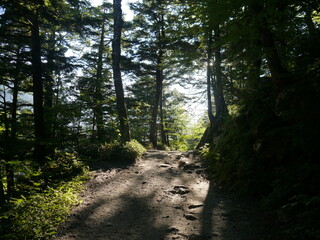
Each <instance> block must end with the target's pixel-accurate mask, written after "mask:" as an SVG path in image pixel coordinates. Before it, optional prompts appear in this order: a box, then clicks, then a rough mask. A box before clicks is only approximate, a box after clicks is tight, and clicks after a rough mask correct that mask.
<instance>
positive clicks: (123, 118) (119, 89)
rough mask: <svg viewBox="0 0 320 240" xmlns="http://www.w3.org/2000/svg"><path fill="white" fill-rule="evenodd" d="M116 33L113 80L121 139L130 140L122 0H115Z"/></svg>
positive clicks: (113, 52)
mask: <svg viewBox="0 0 320 240" xmlns="http://www.w3.org/2000/svg"><path fill="white" fill-rule="evenodd" d="M113 11H114V12H113V16H114V35H113V41H112V69H113V80H114V86H115V91H116V97H117V110H118V115H119V120H120V134H121V141H122V143H125V142H127V141H130V139H131V136H130V127H129V121H128V114H127V107H126V104H125V99H124V90H123V85H122V79H121V69H120V58H121V47H120V41H121V30H122V25H123V21H122V10H121V0H113Z"/></svg>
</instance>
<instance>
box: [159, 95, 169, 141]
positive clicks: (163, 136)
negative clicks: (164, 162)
mask: <svg viewBox="0 0 320 240" xmlns="http://www.w3.org/2000/svg"><path fill="white" fill-rule="evenodd" d="M161 93H162V94H161V97H160V99H161V100H160V133H161V142H162V143H163V144H165V145H167V146H168V147H169V146H170V145H169V139H168V137H167V133H166V130H165V123H164V114H163V91H161Z"/></svg>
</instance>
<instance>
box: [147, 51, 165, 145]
mask: <svg viewBox="0 0 320 240" xmlns="http://www.w3.org/2000/svg"><path fill="white" fill-rule="evenodd" d="M162 54H163V53H162V50H161V49H160V51H159V56H158V62H157V70H156V95H155V101H154V105H153V108H152V115H151V125H150V142H151V143H152V146H153V147H154V148H157V146H158V139H157V138H158V137H157V118H158V109H159V105H160V102H161V95H162V70H161V68H162V66H161V62H162Z"/></svg>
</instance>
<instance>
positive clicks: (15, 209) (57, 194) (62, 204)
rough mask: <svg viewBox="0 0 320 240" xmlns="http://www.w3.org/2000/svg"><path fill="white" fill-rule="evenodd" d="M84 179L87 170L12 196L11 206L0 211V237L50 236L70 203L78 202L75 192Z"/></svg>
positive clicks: (78, 189)
mask: <svg viewBox="0 0 320 240" xmlns="http://www.w3.org/2000/svg"><path fill="white" fill-rule="evenodd" d="M87 179H88V174H87V173H86V174H83V175H81V176H77V177H75V178H74V179H72V181H70V182H67V183H62V184H60V185H59V186H57V187H55V188H49V189H47V190H45V191H44V192H41V193H35V194H33V195H31V196H30V197H24V196H21V197H20V198H17V199H13V200H12V201H11V202H10V206H9V208H8V209H10V210H7V211H3V212H2V213H1V215H0V223H1V224H0V235H1V236H2V237H3V238H1V239H51V238H52V236H53V235H54V234H55V233H56V231H57V228H58V226H59V224H60V223H61V222H63V221H65V219H66V218H67V216H68V215H69V213H70V209H71V207H73V206H75V205H77V204H78V203H79V199H78V197H77V193H78V192H80V191H81V190H82V186H83V182H84V181H86V180H87ZM1 210H2V209H1Z"/></svg>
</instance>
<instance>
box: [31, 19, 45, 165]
mask: <svg viewBox="0 0 320 240" xmlns="http://www.w3.org/2000/svg"><path fill="white" fill-rule="evenodd" d="M31 51H32V59H31V63H32V79H33V108H34V131H35V146H34V158H35V161H36V162H38V163H39V164H43V163H44V161H45V155H46V148H45V137H46V133H45V122H44V108H43V80H42V64H41V42H40V34H39V19H38V14H37V13H35V15H34V17H33V18H32V19H31Z"/></svg>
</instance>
